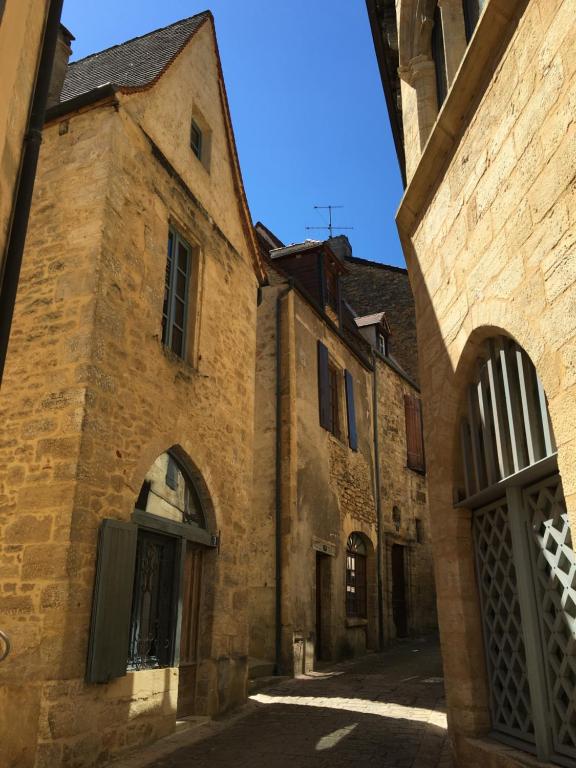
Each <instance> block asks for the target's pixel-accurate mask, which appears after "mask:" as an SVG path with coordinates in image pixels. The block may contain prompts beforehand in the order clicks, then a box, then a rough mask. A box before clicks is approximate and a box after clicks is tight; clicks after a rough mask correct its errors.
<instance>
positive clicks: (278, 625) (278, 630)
mask: <svg viewBox="0 0 576 768" xmlns="http://www.w3.org/2000/svg"><path fill="white" fill-rule="evenodd" d="M291 290H292V281H291V280H290V281H289V284H288V288H286V289H285V290H283V291H281V292H280V293H279V294H278V296H277V297H276V497H275V509H274V535H275V569H276V595H275V620H274V630H275V637H274V642H275V651H274V654H275V663H274V674H275V675H281V674H282V404H281V397H282V372H281V354H282V340H281V337H280V330H281V328H280V326H281V321H280V308H281V303H282V301H283V299H284V298H286V296H287V295H288V294H289V293H290V291H291Z"/></svg>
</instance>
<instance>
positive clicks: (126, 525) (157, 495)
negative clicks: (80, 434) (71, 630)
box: [86, 447, 218, 715]
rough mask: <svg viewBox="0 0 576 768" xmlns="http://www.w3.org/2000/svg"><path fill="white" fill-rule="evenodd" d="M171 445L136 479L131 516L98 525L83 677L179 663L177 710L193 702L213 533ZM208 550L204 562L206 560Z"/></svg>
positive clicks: (196, 484)
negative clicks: (137, 482)
mask: <svg viewBox="0 0 576 768" xmlns="http://www.w3.org/2000/svg"><path fill="white" fill-rule="evenodd" d="M189 467H191V462H189V461H188V460H187V458H186V457H185V456H184V455H183V453H182V452H181V451H180V450H179V449H178V448H177V447H175V448H173V449H170V450H169V451H166V452H164V453H162V454H161V455H160V456H158V457H157V459H156V460H155V461H154V462H153V464H152V465H151V467H150V468H149V470H148V472H147V473H146V476H145V478H144V480H143V482H142V486H141V488H140V492H139V494H138V497H137V499H136V501H135V504H134V511H133V514H132V517H131V520H130V521H129V522H128V521H121V520H116V519H107V520H104V521H103V523H102V526H101V530H100V537H99V544H98V560H97V567H96V583H95V588H94V603H93V608H92V623H91V630H90V645H89V651H88V664H87V671H86V679H87V681H88V682H93V683H94V682H97V683H105V682H108V681H110V680H111V679H113V678H115V677H121V676H123V675H125V674H126V673H127V672H129V671H130V672H136V673H137V672H140V671H142V670H149V669H158V668H164V667H178V668H179V687H178V714H180V715H188V714H192V713H193V712H194V710H195V697H196V678H197V671H198V666H199V664H200V663H201V656H202V654H201V653H200V651H199V641H200V638H201V636H202V635H203V634H204V635H205V634H206V633H207V632H208V631H209V628H207V627H205V626H203V623H204V621H203V615H204V614H209V613H210V607H209V606H204V605H203V592H204V590H203V579H204V578H205V576H206V574H205V570H206V568H205V565H206V563H205V560H206V555H207V554H208V553H209V552H210V551H211V550H212V551H214V550H215V548H216V547H217V544H218V539H217V536H216V535H215V534H214V533H211V532H210V531H209V530H208V529H207V524H206V521H207V514H209V515H211V516H212V510H211V509H209V508H208V507H210V505H209V503H208V495H207V489H206V487H205V484H204V483H203V481H202V479H201V476H200V475H199V473H198V472H197V471H196V470H192V471H191V470H190V468H189ZM212 559H213V558H209V559H208V564H209V565H210V567H211V568H212V567H213V562H211V561H212Z"/></svg>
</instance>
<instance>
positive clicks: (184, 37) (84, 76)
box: [60, 11, 211, 101]
mask: <svg viewBox="0 0 576 768" xmlns="http://www.w3.org/2000/svg"><path fill="white" fill-rule="evenodd" d="M210 17H211V14H210V12H208V11H204V12H203V13H198V14H197V15H196V16H191V17H190V18H188V19H182V20H181V21H177V22H176V23H175V24H170V26H168V27H163V28H162V29H156V30H155V31H154V32H149V33H148V34H146V35H142V36H141V37H135V38H133V39H132V40H128V41H126V42H125V43H121V44H120V45H114V46H112V48H107V49H106V50H104V51H99V52H98V53H93V54H92V55H91V56H87V57H86V58H84V59H79V60H78V61H74V62H72V63H71V64H70V65H69V66H68V71H67V73H66V79H65V81H64V86H63V88H62V95H61V97H60V101H68V100H69V99H73V98H74V97H76V96H79V95H80V94H82V93H87V92H88V91H91V90H93V89H94V88H97V87H98V86H99V85H104V84H105V83H112V85H116V86H118V87H119V88H126V89H130V90H132V89H134V90H139V89H141V88H146V87H147V86H149V85H152V83H154V82H155V81H156V80H157V79H158V78H159V77H160V75H161V74H162V73H163V72H164V70H165V69H166V68H167V67H168V66H169V64H171V63H172V61H173V60H174V59H175V58H176V56H177V55H178V54H179V53H180V51H181V50H182V48H183V47H184V46H185V45H186V43H187V42H188V40H190V38H191V37H192V35H193V34H194V33H195V32H196V31H197V30H198V29H199V28H200V26H201V25H202V24H203V23H204V22H205V21H206V20H207V19H209V18H210Z"/></svg>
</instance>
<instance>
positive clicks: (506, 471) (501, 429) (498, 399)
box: [486, 341, 511, 478]
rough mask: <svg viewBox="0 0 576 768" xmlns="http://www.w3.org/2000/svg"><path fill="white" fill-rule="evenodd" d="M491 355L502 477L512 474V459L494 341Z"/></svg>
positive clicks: (489, 367) (490, 377) (489, 363)
mask: <svg viewBox="0 0 576 768" xmlns="http://www.w3.org/2000/svg"><path fill="white" fill-rule="evenodd" d="M488 351H489V357H488V360H487V362H486V370H487V373H488V385H489V387H490V400H491V401H492V421H493V424H494V437H495V439H496V454H497V456H498V469H499V471H500V478H503V477H507V476H508V475H510V474H511V469H510V459H509V452H508V445H507V442H508V441H507V433H506V427H505V423H504V409H503V407H502V390H501V382H500V380H499V379H498V376H497V370H495V369H496V352H495V350H494V343H493V342H492V341H491V342H489V345H488Z"/></svg>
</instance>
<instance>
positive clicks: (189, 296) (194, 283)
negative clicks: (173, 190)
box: [160, 215, 204, 370]
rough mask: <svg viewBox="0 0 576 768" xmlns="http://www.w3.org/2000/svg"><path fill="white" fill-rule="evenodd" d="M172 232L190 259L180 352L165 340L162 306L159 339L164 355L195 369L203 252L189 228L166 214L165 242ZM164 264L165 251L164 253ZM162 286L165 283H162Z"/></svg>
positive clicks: (196, 363)
mask: <svg viewBox="0 0 576 768" xmlns="http://www.w3.org/2000/svg"><path fill="white" fill-rule="evenodd" d="M174 235H176V236H177V237H178V238H179V239H180V240H181V241H182V242H183V243H184V244H185V245H186V246H187V247H188V249H189V254H190V262H189V270H188V277H187V293H186V302H185V304H186V306H185V310H184V311H185V318H184V319H185V333H184V345H183V349H182V353H181V354H178V353H177V352H176V351H174V350H173V349H172V348H171V346H170V345H169V344H167V343H166V340H165V333H164V327H163V326H164V319H165V308H164V307H163V309H162V329H161V335H160V340H161V343H162V347H163V349H164V350H166V351H167V352H168V355H169V356H170V357H171V358H172V359H174V360H176V359H177V360H179V361H180V362H182V363H185V364H187V365H189V366H190V367H191V368H193V369H195V370H196V369H197V367H198V362H199V360H200V354H199V342H200V313H201V299H202V282H203V273H204V253H203V250H202V248H201V247H200V244H199V243H198V241H197V240H196V239H195V238H194V236H193V235H192V233H191V232H190V231H189V229H188V228H187V227H186V226H185V225H184V223H183V222H182V221H180V220H179V219H176V218H175V217H174V216H173V215H170V217H169V220H168V226H167V231H166V239H167V241H168V242H169V241H170V237H171V236H172V237H174ZM166 258H167V265H166V266H168V255H167V257H166ZM165 290H166V284H165Z"/></svg>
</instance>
